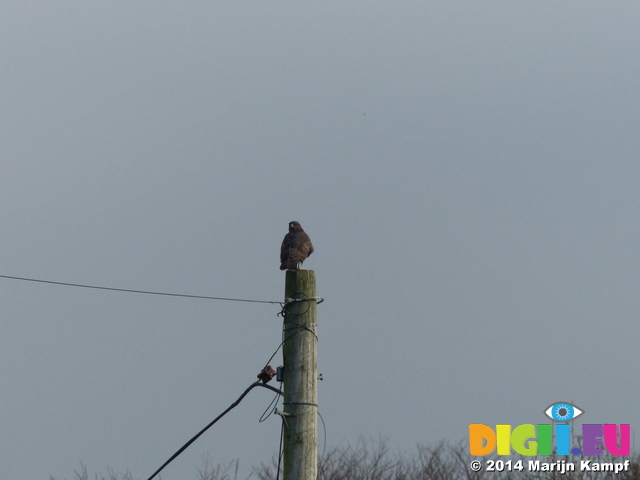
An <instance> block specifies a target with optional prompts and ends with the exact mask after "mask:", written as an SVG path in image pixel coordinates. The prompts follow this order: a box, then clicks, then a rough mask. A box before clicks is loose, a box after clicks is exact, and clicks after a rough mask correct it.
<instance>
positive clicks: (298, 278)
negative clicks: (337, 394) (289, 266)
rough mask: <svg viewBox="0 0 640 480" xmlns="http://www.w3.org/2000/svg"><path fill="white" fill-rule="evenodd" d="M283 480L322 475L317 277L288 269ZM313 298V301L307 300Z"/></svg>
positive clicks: (299, 479)
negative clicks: (289, 301)
mask: <svg viewBox="0 0 640 480" xmlns="http://www.w3.org/2000/svg"><path fill="white" fill-rule="evenodd" d="M284 296H285V299H287V298H292V299H294V301H293V302H291V303H289V304H288V305H287V310H286V314H285V318H284V338H285V342H284V345H283V346H282V351H283V356H284V406H283V408H284V415H283V419H284V422H285V426H284V439H283V474H284V475H283V480H316V477H317V473H318V404H317V403H318V352H317V343H318V337H317V336H316V331H317V330H316V303H317V302H316V299H315V296H316V274H315V272H314V271H313V270H296V271H292V270H288V271H287V276H286V283H285V289H284ZM305 299H312V300H305Z"/></svg>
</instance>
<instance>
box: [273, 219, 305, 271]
mask: <svg viewBox="0 0 640 480" xmlns="http://www.w3.org/2000/svg"><path fill="white" fill-rule="evenodd" d="M312 253H313V245H312V244H311V239H310V238H309V235H307V234H306V233H305V231H304V230H303V229H302V226H300V224H299V223H298V222H289V233H287V234H286V235H285V236H284V240H282V246H281V247H280V270H300V265H302V262H304V261H305V259H306V258H307V257H308V256H309V255H311V254H312Z"/></svg>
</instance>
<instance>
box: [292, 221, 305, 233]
mask: <svg viewBox="0 0 640 480" xmlns="http://www.w3.org/2000/svg"><path fill="white" fill-rule="evenodd" d="M300 230H302V225H300V224H299V223H298V222H289V231H290V232H295V231H300Z"/></svg>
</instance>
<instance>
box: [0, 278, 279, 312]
mask: <svg viewBox="0 0 640 480" xmlns="http://www.w3.org/2000/svg"><path fill="white" fill-rule="evenodd" d="M0 278H8V279H9V280H22V281H25V282H38V283H49V284H52V285H65V286H67V287H81V288H94V289H97V290H111V291H114V292H127V293H143V294H145V295H164V296H168V297H186V298H202V299H205V300H228V301H230V302H251V303H271V304H278V305H281V304H282V302H272V301H268V300H247V299H244V298H225V297H209V296H206V295H186V294H183V293H166V292H149V291H146V290H130V289H128V288H114V287H98V286H95V285H83V284H80V283H66V282H54V281H52V280H38V279H36V278H24V277H11V276H9V275H0Z"/></svg>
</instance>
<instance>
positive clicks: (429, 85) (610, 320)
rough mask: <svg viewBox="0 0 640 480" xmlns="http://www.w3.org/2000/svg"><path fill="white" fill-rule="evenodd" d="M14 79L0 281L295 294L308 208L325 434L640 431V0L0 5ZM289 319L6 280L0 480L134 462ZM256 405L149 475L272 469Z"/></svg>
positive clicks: (262, 404) (8, 110)
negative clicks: (573, 427)
mask: <svg viewBox="0 0 640 480" xmlns="http://www.w3.org/2000/svg"><path fill="white" fill-rule="evenodd" d="M0 71H1V74H0V101H1V107H0V156H1V163H0V200H1V203H2V208H1V209H0V219H1V227H2V228H0V245H1V249H0V275H13V276H23V277H32V278H41V279H46V280H56V281H62V282H72V283H88V284H93V285H104V286H110V287H119V288H133V289H141V290H160V291H168V292H177V293H188V294H194V295H213V296H224V297H240V298H249V299H261V300H281V299H282V298H283V290H284V274H283V273H282V272H281V271H280V270H279V269H278V266H279V259H278V254H279V246H280V242H281V241H282V237H283V236H284V234H285V233H286V230H287V223H288V222H289V221H291V220H298V221H299V222H300V223H301V224H302V225H303V227H304V228H305V230H306V231H307V232H308V233H309V235H310V236H311V238H312V240H313V242H314V245H315V250H316V251H315V253H314V254H313V255H312V256H311V257H310V258H309V260H308V261H307V262H306V263H305V268H308V269H313V270H315V271H316V275H317V282H318V294H319V295H321V296H322V297H324V298H325V299H326V301H325V302H324V303H323V304H322V305H320V306H319V307H318V312H319V318H318V322H319V337H320V341H319V365H320V372H322V373H323V375H324V381H323V382H322V383H321V384H320V390H319V404H320V412H321V413H322V415H323V417H324V419H325V422H326V427H327V444H328V446H329V447H332V446H337V445H339V444H341V442H342V444H347V443H353V442H355V441H357V438H358V436H360V435H363V436H365V437H366V438H370V437H374V438H375V437H377V436H378V435H379V434H381V435H383V436H386V437H387V438H388V440H389V445H390V447H391V449H392V450H393V451H398V452H408V451H411V450H413V449H415V445H416V444H418V443H422V444H433V443H435V442H438V441H440V440H443V439H446V440H450V441H460V440H463V439H464V438H465V436H466V434H467V428H468V424H469V423H486V424H488V425H495V424H496V423H511V424H513V425H517V424H521V423H546V422H547V421H548V420H546V418H545V417H544V415H543V414H542V411H543V410H544V408H545V407H547V406H548V405H549V404H551V403H553V402H556V401H560V400H562V401H572V402H573V403H574V404H575V405H577V406H578V407H580V408H581V409H583V410H584V411H585V412H586V413H585V415H584V417H583V419H584V421H585V422H588V423H608V422H609V423H631V425H632V428H635V427H636V426H637V425H640V411H639V410H638V408H637V405H638V403H639V401H640V381H639V380H638V365H639V363H640V350H639V348H638V338H639V336H640V325H639V322H638V311H639V309H640V295H639V294H638V293H639V288H640V259H639V256H638V244H639V240H640V222H639V220H638V211H639V210H640V193H639V188H638V186H639V184H640V159H639V155H638V154H639V151H640V148H639V147H640V95H639V93H638V92H639V89H640V4H639V3H638V2H635V1H634V2H632V1H619V2H585V1H562V2H558V1H544V0H541V1H535V2H523V1H509V2H506V1H493V0H490V1H483V2H472V1H465V2H448V1H447V2H443V1H439V2H431V1H393V2H392V1H362V0H353V1H348V2H345V1H323V2H293V1H284V0H283V1H281V0H270V1H266V0H260V1H254V0H245V1H240V2H217V1H201V0H194V1H189V2H167V1H154V2H150V1H146V2H130V1H120V0H109V1H92V2H81V1H57V0H55V1H30V0H19V1H18V0H15V1H14V0H5V1H3V2H2V3H1V4H0ZM278 310H279V307H278V306H271V305H262V304H247V303H226V302H215V301H207V300H195V299H184V298H165V297H151V296H142V295H134V294H125V293H116V292H106V291H96V290H86V289H74V288H70V287H62V286H54V285H43V284H34V283H26V282H19V281H12V280H7V279H0V328H1V335H0V382H1V383H0V386H1V387H0V406H1V409H0V449H1V452H2V453H1V455H0V458H1V461H0V478H2V479H11V480H13V479H48V478H49V475H53V476H54V477H57V478H59V479H60V480H61V479H64V478H67V479H71V478H72V477H73V471H74V469H78V468H79V465H80V463H79V462H83V463H84V464H86V465H87V466H88V468H89V469H90V471H98V472H103V473H106V469H107V467H108V466H110V467H112V468H113V469H114V470H115V471H117V472H125V471H126V470H130V471H131V473H132V474H133V476H134V478H141V479H145V478H147V477H148V476H149V475H150V474H151V473H152V472H153V471H154V470H155V469H156V468H157V467H159V466H160V465H161V464H162V463H163V462H164V461H165V460H166V459H167V458H168V457H169V456H170V455H171V454H172V453H173V452H174V451H175V450H176V449H177V448H178V447H180V446H181V445H182V444H183V443H184V442H185V441H186V440H188V439H189V438H190V437H191V436H192V435H193V434H195V433H196V432H197V431H198V430H200V429H201V428H202V427H203V426H204V425H206V424H207V423H208V422H209V421H210V420H211V419H213V418H214V417H215V416H216V415H218V414H219V413H220V412H221V411H222V410H224V409H225V408H226V407H227V406H228V405H229V404H230V403H232V402H233V401H234V400H235V399H236V398H237V397H238V395H239V394H240V393H241V392H242V391H243V390H244V389H245V388H246V387H247V386H248V385H249V384H250V383H251V382H252V381H254V379H255V376H256V374H257V373H258V372H259V370H260V368H261V367H262V365H263V363H264V362H265V361H266V360H267V359H268V358H269V356H270V355H271V354H272V352H273V351H274V349H275V348H276V347H277V345H278V343H279V341H280V329H281V319H280V318H279V317H277V315H276V314H277V313H278ZM279 363H281V356H280V355H278V356H277V357H276V359H275V360H274V362H273V364H274V366H276V365H278V364H279ZM271 399H272V395H271V393H270V392H267V391H266V390H265V391H262V390H260V391H254V392H253V393H252V394H251V395H250V396H249V397H247V398H246V400H245V401H244V402H243V403H241V404H240V406H239V407H238V408H237V409H236V410H234V411H232V412H231V413H230V414H229V415H228V416H227V417H225V418H224V419H223V420H222V421H221V422H220V423H219V424H218V425H216V426H215V427H214V428H212V429H211V430H210V431H208V432H207V433H206V434H205V435H204V436H202V437H201V438H200V439H199V440H198V441H197V442H196V443H194V444H193V445H192V446H191V447H190V448H189V449H188V450H187V451H186V452H185V453H184V454H183V455H182V456H181V457H179V458H178V459H177V460H176V461H175V462H174V463H173V464H172V465H171V466H170V467H168V468H167V469H166V470H165V472H164V473H163V477H162V478H163V479H164V480H174V479H176V480H177V479H189V478H196V476H197V469H198V468H199V467H201V466H202V456H203V455H206V454H207V453H208V454H209V455H210V457H211V459H212V461H214V463H218V462H220V463H223V462H229V461H231V460H233V459H236V458H237V459H239V460H240V466H241V470H243V471H244V472H245V473H246V475H248V472H249V471H250V469H251V467H253V466H257V465H259V464H260V463H262V462H264V463H268V462H270V461H271V458H272V457H273V455H275V454H276V452H277V449H278V441H279V432H280V423H279V419H278V418H275V417H271V418H269V419H268V420H267V421H266V422H264V423H259V422H258V418H259V417H260V414H261V413H262V412H263V410H264V409H265V408H266V407H267V405H268V404H269V402H270V401H271ZM322 441H323V440H322V434H321V438H320V442H321V443H322Z"/></svg>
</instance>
